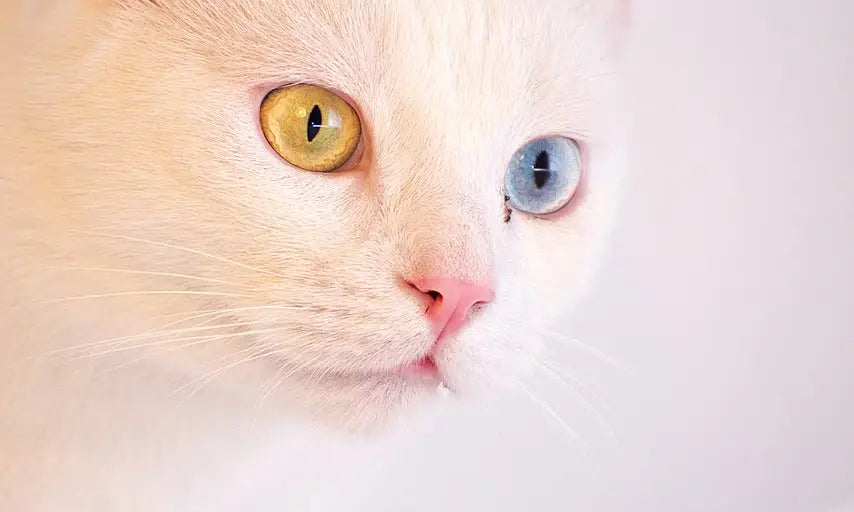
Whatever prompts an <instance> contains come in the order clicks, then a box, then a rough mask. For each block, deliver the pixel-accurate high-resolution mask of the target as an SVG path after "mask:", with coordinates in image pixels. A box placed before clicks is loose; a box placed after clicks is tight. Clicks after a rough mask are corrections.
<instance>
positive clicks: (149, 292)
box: [36, 290, 249, 304]
mask: <svg viewBox="0 0 854 512" xmlns="http://www.w3.org/2000/svg"><path fill="white" fill-rule="evenodd" d="M141 295H202V296H208V297H232V298H233V297H249V295H245V294H239V293H220V292H197V291H189V290H144V291H136V292H115V293H99V294H91V295H78V296H77V297H61V298H58V299H48V300H44V301H39V302H36V304H59V303H63V302H73V301H78V300H88V299H104V298H110V297H132V296H141Z"/></svg>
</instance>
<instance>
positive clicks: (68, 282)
mask: <svg viewBox="0 0 854 512" xmlns="http://www.w3.org/2000/svg"><path fill="white" fill-rule="evenodd" d="M619 9H620V8H619V7H618V6H617V5H616V2H612V1H601V0H600V1H595V0H591V1H589V2H588V1H582V0H549V1H537V2H533V1H531V2H518V1H511V0H505V1H499V0H494V1H475V2H468V1H467V2H460V1H450V0H440V1H427V0H422V1H419V0H385V1H379V0H378V1H364V0H363V1H356V0H334V1H333V0H325V1H315V2H301V1H289V0H254V1H252V0H222V1H219V0H218V1H216V2H213V1H210V2H206V1H205V2H203V1H201V0H156V1H155V0H149V1H145V0H123V1H120V0H63V1H59V0H56V1H52V0H39V1H31V2H25V1H19V2H17V3H16V2H11V3H9V2H4V6H3V11H2V12H0V14H2V21H0V23H2V24H3V26H2V28H3V36H2V38H3V41H2V43H3V47H2V52H3V53H2V57H3V59H2V66H3V68H0V71H2V72H3V77H2V79H0V84H2V89H0V93H2V94H0V123H2V124H0V129H2V132H0V159H2V160H0V204H2V205H3V213H2V216H0V262H1V263H2V270H3V280H2V282H0V330H1V331H2V334H0V354H2V362H0V508H2V509H3V510H9V511H12V510H14V511H29V510H74V511H76V510H171V509H172V508H171V507H178V504H179V503H181V504H183V505H182V507H184V508H176V509H181V510H213V509H214V508H211V507H215V506H224V505H223V503H224V502H223V501H221V500H217V499H216V493H217V491H218V490H219V489H220V488H221V487H219V485H220V484H218V483H217V480H216V479H217V476H216V475H219V474H220V473H217V472H216V471H214V470H213V469H211V457H214V455H212V453H213V454H216V453H220V452H221V454H222V456H223V457H227V454H228V453H235V452H238V453H239V452H240V451H241V450H242V449H243V448H244V447H243V446H241V444H240V443H241V442H243V441H246V439H244V438H243V437H239V436H238V438H235V440H234V443H233V444H232V445H230V446H222V445H219V444H217V443H212V442H211V443H208V444H205V441H204V439H206V435H207V434H208V433H209V432H210V429H216V428H220V426H221V425H229V424H237V423H238V422H239V421H245V420H246V418H247V417H248V416H252V417H253V418H254V419H253V422H256V423H258V422H260V423H263V422H265V421H279V420H280V419H281V418H282V417H285V416H288V417H290V416H295V417H296V418H302V419H308V418H313V419H315V420H321V421H322V422H324V423H327V424H328V423H331V424H334V425H339V426H344V427H346V428H349V429H361V428H365V427H374V426H376V425H378V424H381V423H383V422H384V421H386V420H387V419H388V418H389V417H395V416H396V414H393V413H396V412H399V411H402V410H403V407H404V406H410V405H412V404H415V403H417V402H420V401H422V400H424V399H427V398H429V397H430V396H432V395H433V394H434V391H433V390H431V389H429V388H426V387H424V386H413V385H411V384H406V383H404V382H403V381H400V380H396V379H391V378H380V377H367V376H366V377H358V375H359V374H362V373H365V374H366V375H367V374H368V373H370V372H372V371H376V370H383V369H388V368H392V367H394V366H396V365H399V364H402V363H405V362H408V361H410V360H412V359H413V358H416V357H418V356H419V355H421V354H423V353H424V351H425V350H427V349H428V348H429V347H430V346H431V344H432V341H433V340H432V337H431V334H430V326H429V325H428V323H427V321H426V319H425V317H424V315H423V309H424V305H423V303H422V302H420V301H419V300H418V299H417V297H416V296H415V295H414V294H413V292H412V290H411V289H409V288H408V287H407V286H406V285H405V280H407V279H415V278H417V277H419V276H425V275H432V274H443V275H452V276H457V277H460V278H466V279H470V280H488V279H491V280H493V282H494V283H495V286H496V299H495V301H494V302H493V303H491V304H488V305H486V306H485V307H483V308H481V309H480V310H479V311H477V313H476V314H475V315H474V316H473V318H472V320H471V321H470V323H469V324H468V325H467V327H466V328H465V330H463V331H462V332H461V333H460V334H459V335H458V336H456V338H455V339H452V340H449V341H448V342H447V343H445V344H443V345H442V348H441V350H440V351H439V353H438V354H437V362H438V364H439V366H440V367H441V369H442V373H443V377H444V378H445V379H446V381H447V383H448V385H449V387H450V388H451V389H452V390H453V391H454V392H455V393H456V394H458V395H460V396H463V397H465V396H471V392H472V391H474V390H476V389H478V388H480V387H483V386H484V385H487V386H489V385H491V384H493V383H496V382H499V383H501V382H506V383H510V384H511V385H512V383H513V382H514V380H513V375H514V374H515V373H516V372H518V371H524V369H525V368H526V367H527V365H526V360H527V359H528V358H531V357H535V355H536V352H537V345H538V343H539V341H540V339H541V335H542V333H543V332H544V329H548V328H552V327H554V325H555V324H556V322H558V321H559V320H560V315H561V313H563V312H565V311H566V308H567V306H568V304H569V303H571V301H572V300H573V299H574V298H575V296H576V295H577V293H578V292H579V291H580V290H581V288H582V285H583V281H584V279H585V276H586V274H587V271H588V269H589V268H590V265H591V259H592V255H593V251H592V249H593V248H594V247H595V245H596V244H595V239H596V238H597V236H598V235H599V234H600V233H601V232H602V229H603V225H604V223H605V222H606V219H607V216H608V212H609V211H610V210H611V209H612V208H613V206H614V202H615V200H616V196H615V186H616V182H617V178H618V176H619V174H620V172H622V164H621V162H622V158H621V149H622V147H621V141H620V137H619V127H620V126H619V123H618V120H619V117H618V116H617V115H616V114H617V112H615V109H614V102H613V78H614V76H615V75H614V67H613V61H612V59H611V55H610V53H609V50H610V49H611V48H612V47H613V46H614V44H615V41H616V39H617V38H616V35H617V33H618V27H617V26H616V25H617V24H618V23H619V18H620V15H619ZM302 81H304V82H310V83H314V84H319V85H322V86H325V87H329V88H331V89H334V90H337V91H341V92H342V93H344V94H346V95H347V96H348V97H349V98H351V99H352V101H353V103H354V104H355V105H356V106H357V108H358V109H359V112H360V115H361V117H362V120H363V123H364V128H365V129H364V132H365V154H364V157H363V160H362V164H361V165H360V166H359V168H358V169H357V170H355V171H349V172H346V173H343V174H340V175H322V174H311V173H308V172H304V171H299V170H296V169H294V168H289V167H288V166H286V165H284V164H283V162H282V161H281V160H280V159H278V158H277V157H276V156H275V155H274V154H273V153H272V152H271V150H270V149H269V148H268V147H267V146H266V144H265V142H264V139H263V136H261V135H260V134H259V129H258V125H257V123H258V120H257V113H258V106H259V102H260V101H261V99H262V98H263V96H264V94H265V93H266V92H268V91H269V90H271V89H272V88H275V87H277V86H280V85H283V84H287V83H293V82H302ZM546 134H562V135H566V136H572V137H575V138H577V139H578V140H580V141H582V143H583V145H584V150H585V159H586V168H585V178H584V180H585V181H584V185H583V191H582V193H581V194H580V195H579V197H577V198H576V200H575V203H574V204H573V205H571V207H570V208H569V209H568V210H567V211H566V212H565V213H564V214H562V215H559V216H556V217H554V218H550V219H535V218H532V217H530V216H526V215H525V214H523V213H521V212H515V213H513V215H512V217H511V220H510V222H509V223H505V222H504V199H503V192H502V184H503V175H504V172H505V168H506V164H507V161H508V159H509V157H510V155H511V154H512V153H513V152H514V151H515V150H516V149H517V148H518V147H519V146H520V145H522V144H523V143H524V142H526V141H527V140H529V139H531V138H533V137H537V136H541V135H546ZM167 330H168V333H167ZM204 336H208V337H207V338H205V337H204ZM250 437H251V436H250ZM209 444H210V445H212V446H209ZM218 451H219V452H218ZM202 454H205V455H204V456H203V455H202ZM206 457H207V458H206ZM169 471H175V472H176V473H177V474H178V475H183V477H184V478H188V479H191V480H192V479H195V480H193V482H196V483H195V484H191V483H187V484H186V485H183V484H182V485H179V484H177V483H176V482H175V480H174V478H172V477H170V476H169ZM220 476H221V475H220ZM244 476H245V475H244ZM222 478H227V477H222ZM200 482H201V483H200ZM194 485H195V487H194ZM199 489H204V492H201V494H200V496H199V497H198V499H197V498H196V495H195V494H192V492H197V491H198V490H199ZM191 491H192V492H191ZM210 493H213V494H212V495H211V494H210ZM201 495H204V498H202V497H201ZM196 506H198V507H199V508H194V507H196ZM99 507H101V508H99Z"/></svg>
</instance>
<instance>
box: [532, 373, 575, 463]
mask: <svg viewBox="0 0 854 512" xmlns="http://www.w3.org/2000/svg"><path fill="white" fill-rule="evenodd" d="M515 380H516V383H517V384H518V385H519V388H520V389H521V390H522V391H524V392H525V393H526V394H527V395H528V396H529V397H531V400H533V401H534V402H535V403H536V404H537V405H539V406H540V407H541V408H542V409H543V410H544V411H545V412H546V413H547V414H548V415H549V416H551V418H552V419H553V420H554V421H555V422H556V423H557V424H558V425H560V427H561V428H563V430H564V431H565V432H566V433H567V434H568V435H569V436H570V437H571V438H572V439H573V440H575V441H577V442H578V443H579V444H581V445H582V446H583V447H586V446H587V444H586V443H585V442H584V441H583V440H582V439H581V436H580V435H579V434H578V432H576V431H575V429H573V428H572V427H570V426H569V424H567V422H566V421H564V419H563V418H561V417H560V415H559V414H558V413H557V412H555V410H554V409H553V408H552V407H551V406H550V405H549V404H548V403H546V401H545V400H543V399H542V398H540V397H539V396H537V395H536V394H535V393H534V392H533V391H532V390H531V389H530V388H528V387H527V386H526V385H525V384H523V383H522V381H521V380H519V379H518V378H516V379H515Z"/></svg>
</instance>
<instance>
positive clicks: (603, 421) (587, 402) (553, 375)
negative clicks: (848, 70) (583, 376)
mask: <svg viewBox="0 0 854 512" xmlns="http://www.w3.org/2000/svg"><path fill="white" fill-rule="evenodd" d="M534 362H535V363H536V364H537V365H538V366H539V367H540V368H542V369H543V370H545V372H546V374H547V375H549V376H550V377H551V378H553V379H554V380H555V381H556V382H559V383H560V384H561V385H562V386H564V387H566V388H567V389H569V390H570V391H572V392H573V394H575V395H576V396H577V397H578V398H580V399H581V401H582V402H583V403H584V405H586V406H587V408H588V409H590V411H591V412H592V413H593V415H594V416H596V418H597V420H598V421H599V423H601V424H602V426H604V427H605V429H606V430H607V431H608V434H609V436H610V437H611V439H612V440H613V441H614V442H615V443H617V444H621V443H620V440H619V438H618V437H617V433H616V432H615V431H614V427H613V426H612V425H611V423H610V422H609V421H608V420H607V419H606V418H605V416H603V415H602V413H600V412H599V410H598V409H597V408H596V407H595V406H594V405H593V403H591V402H590V400H588V399H587V397H586V396H585V395H584V393H582V392H581V391H579V390H578V389H576V387H579V388H581V389H585V387H584V386H581V385H580V384H579V383H578V382H577V381H575V379H571V378H570V377H565V376H563V375H562V374H560V373H558V372H557V371H556V370H555V369H553V368H552V367H551V366H550V365H548V364H547V363H545V362H543V361H539V360H537V359H534ZM569 380H572V382H573V383H574V384H575V386H576V387H573V385H572V384H570V382H569ZM591 393H592V392H591ZM599 400H600V401H602V403H603V406H604V407H605V408H607V403H605V401H604V400H602V399H601V398H600V399H599Z"/></svg>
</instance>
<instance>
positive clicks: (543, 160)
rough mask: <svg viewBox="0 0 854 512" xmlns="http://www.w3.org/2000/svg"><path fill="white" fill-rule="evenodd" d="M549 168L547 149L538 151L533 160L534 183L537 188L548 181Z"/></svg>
mask: <svg viewBox="0 0 854 512" xmlns="http://www.w3.org/2000/svg"><path fill="white" fill-rule="evenodd" d="M549 176H551V170H550V169H549V153H548V151H540V154H538V155H537V160H536V161H535V162H534V185H536V186H537V188H538V189H539V188H543V187H544V186H545V185H546V183H547V182H548V181H549Z"/></svg>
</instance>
